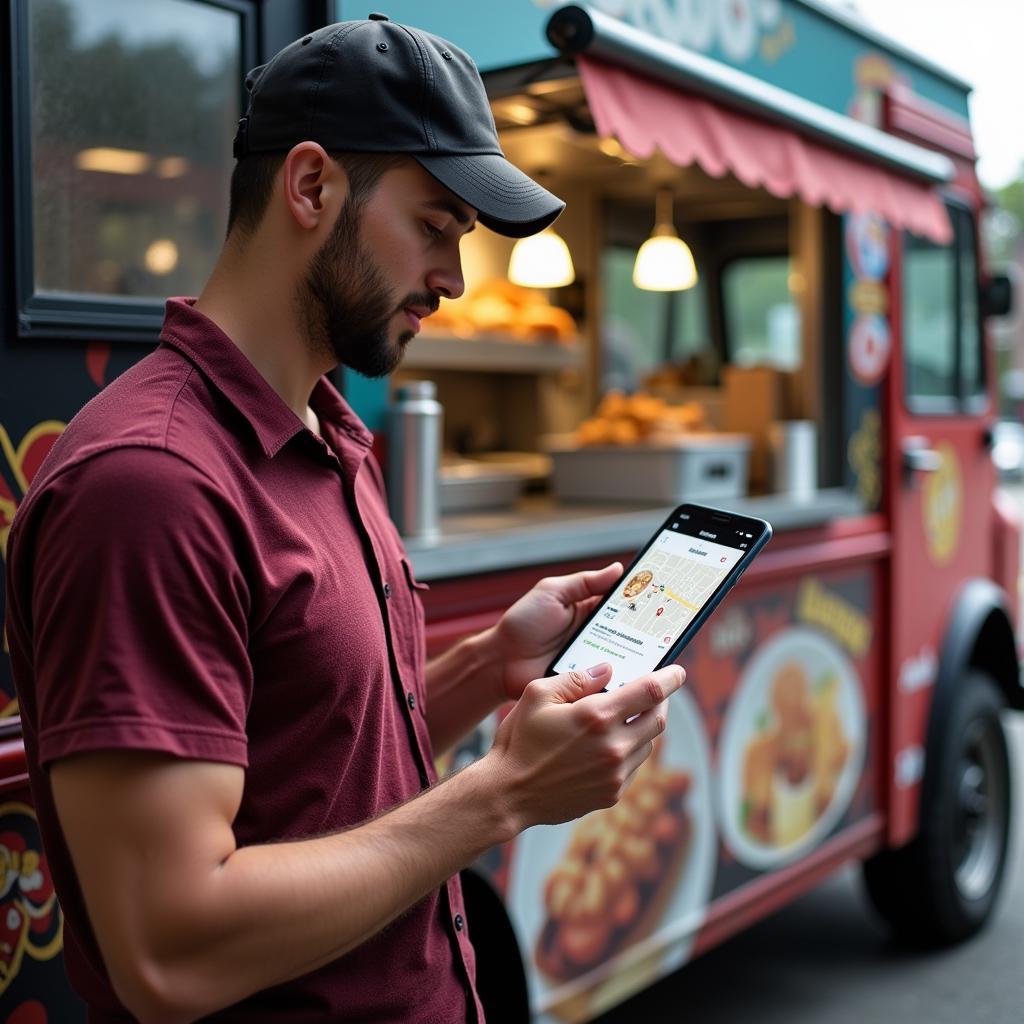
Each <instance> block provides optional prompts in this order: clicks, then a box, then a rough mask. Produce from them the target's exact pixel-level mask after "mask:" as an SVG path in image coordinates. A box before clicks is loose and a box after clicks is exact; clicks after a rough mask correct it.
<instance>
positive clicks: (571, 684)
mask: <svg viewBox="0 0 1024 1024" xmlns="http://www.w3.org/2000/svg"><path fill="white" fill-rule="evenodd" d="M611 678H612V667H611V665H609V664H608V662H607V661H603V662H601V664H599V665H594V666H593V667H591V668H588V669H586V670H585V671H584V670H580V669H573V670H572V671H570V672H562V673H561V674H559V675H557V676H552V677H551V678H550V679H544V680H535V682H534V684H532V685H534V686H541V685H542V686H543V687H544V689H545V691H546V696H547V697H548V699H549V700H552V701H555V702H556V703H559V704H572V703H574V702H575V701H578V700H579V699H580V698H581V697H586V696H588V695H589V694H592V693H600V692H601V690H603V689H604V688H605V687H606V686H607V685H608V683H609V682H610V681H611Z"/></svg>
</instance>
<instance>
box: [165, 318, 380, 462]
mask: <svg viewBox="0 0 1024 1024" xmlns="http://www.w3.org/2000/svg"><path fill="white" fill-rule="evenodd" d="M195 301H196V300H195V299H193V298H173V299H168V300H167V305H166V310H165V313H164V326H163V330H162V331H161V333H160V340H161V341H162V342H163V343H164V344H166V345H170V346H171V347H172V348H175V349H177V350H178V351H179V352H181V353H182V355H184V356H185V357H186V358H187V359H188V360H189V361H190V362H191V363H193V364H194V365H195V366H197V367H198V368H199V369H200V370H201V371H202V372H203V374H204V376H206V377H207V379H208V380H209V381H210V383H211V384H213V386H214V387H215V388H216V389H217V390H218V391H219V392H220V393H221V394H222V395H223V396H224V397H225V398H226V399H227V400H228V401H229V402H230V403H231V404H232V405H233V406H234V407H235V408H236V409H237V410H238V411H239V412H240V413H241V414H242V416H244V417H245V419H246V420H247V421H248V422H249V425H250V426H251V427H252V429H253V431H254V432H255V433H256V437H257V438H258V439H259V442H260V445H261V446H262V448H263V451H264V453H265V454H266V455H267V457H268V458H273V457H274V456H275V455H276V454H277V453H278V452H279V451H280V450H281V449H282V448H283V447H284V446H285V445H286V444H287V443H288V442H289V441H290V440H291V439H292V438H293V437H295V436H296V435H297V434H300V433H302V431H304V430H305V429H306V426H305V424H304V423H303V422H302V420H301V419H299V417H298V416H296V415H295V413H294V412H293V411H292V409H290V408H289V407H288V404H287V403H286V402H285V401H284V399H283V398H282V397H281V396H280V395H279V394H278V393H277V392H276V391H275V390H274V389H273V388H272V387H271V386H270V384H269V383H268V382H267V380H266V378H265V377H264V376H263V375H262V374H261V373H260V372H259V370H257V369H256V367H255V366H253V364H252V363H251V362H250V361H249V360H248V359H247V358H246V356H245V354H244V353H243V352H242V350H241V349H240V348H239V347H238V346H237V345H236V344H235V343H234V342H233V341H232V340H231V339H230V338H229V337H228V336H227V335H226V334H225V333H224V332H223V331H222V330H221V329H220V328H219V327H218V326H217V325H216V324H215V323H214V322H213V321H212V320H211V319H210V318H209V317H207V316H204V315H203V314H202V313H200V312H199V311H198V310H197V309H195V308H194V306H195ZM310 401H311V405H312V406H313V410H314V412H316V414H317V416H318V417H320V419H321V420H327V421H328V422H330V423H332V424H333V425H334V426H336V427H337V428H338V429H339V430H341V431H343V432H344V433H345V435H346V436H347V437H348V438H350V439H351V440H352V441H354V442H356V443H357V444H359V445H360V446H362V447H364V448H369V447H370V445H371V444H372V443H373V435H372V434H371V433H370V432H369V431H368V430H367V429H366V427H365V426H364V425H363V423H362V421H361V420H360V419H359V417H358V416H356V414H355V413H354V412H353V411H352V408H351V406H350V405H349V404H348V403H347V402H346V401H345V399H344V398H342V397H341V395H340V394H339V393H338V391H337V389H336V388H335V387H334V386H333V385H332V384H331V382H330V381H329V380H327V378H326V377H321V378H320V380H319V381H317V384H316V387H315V388H314V389H313V395H312V397H311V400H310Z"/></svg>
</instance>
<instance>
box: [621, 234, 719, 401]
mask: <svg viewBox="0 0 1024 1024" xmlns="http://www.w3.org/2000/svg"><path fill="white" fill-rule="evenodd" d="M635 261H636V248H635V247H634V248H630V247H627V246H622V245H609V246H607V247H606V248H605V249H604V251H603V254H602V276H603V284H604V296H605V299H604V311H603V314H602V322H601V357H602V358H601V367H602V371H601V390H602V391H610V390H613V389H619V390H622V391H635V390H636V389H638V388H642V387H644V386H645V380H646V379H647V378H649V377H650V375H651V374H652V373H656V372H657V371H658V370H660V369H661V368H662V367H665V366H668V365H677V366H680V365H685V364H687V363H688V362H690V361H697V362H698V363H700V364H703V363H705V362H706V361H707V360H708V359H709V358H710V356H711V341H710V336H709V331H708V326H707V314H706V308H705V301H704V281H703V278H701V279H699V280H698V281H697V284H696V285H695V286H694V287H693V288H689V289H687V290H686V291H681V292H650V291H643V290H642V289H640V288H637V287H636V286H635V285H634V284H633V264H634V262H635ZM698 269H700V268H699V266H698ZM703 372H704V373H707V372H708V371H707V369H706V368H705V370H704V371H703ZM704 382H705V381H703V380H701V381H693V383H704Z"/></svg>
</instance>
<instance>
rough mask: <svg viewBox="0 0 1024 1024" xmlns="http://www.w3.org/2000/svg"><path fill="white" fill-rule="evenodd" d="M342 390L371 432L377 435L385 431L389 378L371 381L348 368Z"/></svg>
mask: <svg viewBox="0 0 1024 1024" xmlns="http://www.w3.org/2000/svg"><path fill="white" fill-rule="evenodd" d="M341 390H342V392H343V393H344V395H345V400H346V401H347V402H348V404H349V405H351V406H352V409H353V410H354V411H355V414H356V415H357V416H358V417H359V418H360V419H361V420H362V421H363V423H365V424H366V426H367V428H368V429H369V430H372V431H373V432H374V433H375V434H379V433H380V432H382V431H383V430H384V427H385V425H386V422H387V412H388V381H387V378H384V379H376V380H371V379H370V378H369V377H364V376H363V375H362V374H361V373H356V372H355V370H350V369H348V368H347V367H346V369H345V373H344V376H343V378H342V387H341Z"/></svg>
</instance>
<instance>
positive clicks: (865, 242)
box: [846, 213, 889, 281]
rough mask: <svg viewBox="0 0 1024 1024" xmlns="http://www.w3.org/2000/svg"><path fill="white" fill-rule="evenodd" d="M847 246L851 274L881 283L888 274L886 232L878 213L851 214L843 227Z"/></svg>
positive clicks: (887, 238)
mask: <svg viewBox="0 0 1024 1024" xmlns="http://www.w3.org/2000/svg"><path fill="white" fill-rule="evenodd" d="M846 243H847V249H848V250H849V253H850V262H851V264H853V272H854V274H855V275H856V276H857V277H858V278H860V279H862V280H866V281H881V280H882V279H883V278H884V277H885V275H886V273H887V272H888V270H889V228H888V227H887V225H886V223H885V221H884V220H882V218H881V217H879V216H878V214H877V213H854V214H851V215H850V218H849V220H848V221H847V224H846Z"/></svg>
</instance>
